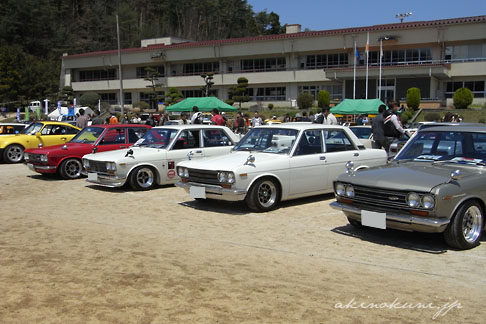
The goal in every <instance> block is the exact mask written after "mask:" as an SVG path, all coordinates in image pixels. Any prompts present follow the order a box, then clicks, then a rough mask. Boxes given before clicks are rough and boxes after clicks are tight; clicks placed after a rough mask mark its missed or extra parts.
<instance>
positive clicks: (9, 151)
mask: <svg viewBox="0 0 486 324" xmlns="http://www.w3.org/2000/svg"><path fill="white" fill-rule="evenodd" d="M79 131H80V129H79V128H77V127H76V126H73V125H69V124H66V123H60V122H53V121H39V122H35V123H32V124H30V125H29V126H27V127H26V128H25V129H24V130H22V131H21V132H20V133H19V134H16V135H10V136H1V137H0V157H3V161H5V162H8V163H19V162H22V160H23V159H24V150H25V149H28V148H34V147H38V146H39V145H42V146H51V145H56V144H64V143H66V142H67V141H69V140H71V138H73V137H74V135H76V134H77V133H78V132H79Z"/></svg>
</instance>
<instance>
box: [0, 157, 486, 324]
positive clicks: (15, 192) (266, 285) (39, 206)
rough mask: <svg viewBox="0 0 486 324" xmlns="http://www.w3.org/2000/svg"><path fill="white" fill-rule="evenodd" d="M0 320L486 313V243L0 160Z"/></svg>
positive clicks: (278, 319)
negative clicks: (453, 243) (461, 245)
mask: <svg viewBox="0 0 486 324" xmlns="http://www.w3.org/2000/svg"><path fill="white" fill-rule="evenodd" d="M0 201H1V203H0V206H1V214H0V293H1V296H2V298H0V323H83V324H84V323H414V324H415V323H484V316H485V315H486V311H484V310H483V309H482V308H483V306H482V300H483V299H484V297H485V296H486V292H485V291H486V280H485V278H484V265H485V262H486V243H485V242H484V241H483V244H481V245H480V246H479V247H477V248H475V249H473V250H469V251H455V250H450V249H448V247H447V246H446V245H445V243H444V242H443V240H442V238H441V236H440V235H425V234H418V233H405V232H398V231H393V230H387V231H382V230H375V229H366V230H362V229H354V228H352V227H351V226H350V225H348V224H347V221H346V218H345V217H344V216H343V215H342V214H341V213H340V212H338V211H335V210H333V209H331V208H330V207H329V203H330V202H331V201H333V197H332V195H325V196H318V197H313V198H307V199H300V200H296V201H291V202H285V203H283V204H282V207H281V208H279V209H277V210H275V211H272V212H269V213H261V214H259V213H252V212H250V211H249V210H248V209H246V207H245V206H244V205H243V204H233V203H221V202H217V201H208V202H195V201H193V200H192V199H191V198H190V197H189V196H188V195H187V194H186V193H185V191H184V190H182V189H180V188H176V187H173V186H167V187H161V188H157V189H156V190H152V191H150V192H133V191H131V190H129V189H107V188H102V187H97V186H94V185H91V184H89V183H87V182H86V181H85V180H84V179H81V180H75V181H62V180H60V179H57V178H49V177H43V176H40V175H37V174H36V173H34V172H32V171H30V170H28V169H27V167H25V166H24V165H6V164H0Z"/></svg>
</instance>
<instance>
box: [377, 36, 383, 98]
mask: <svg viewBox="0 0 486 324" xmlns="http://www.w3.org/2000/svg"><path fill="white" fill-rule="evenodd" d="M382 58H383V39H382V38H380V85H379V86H378V99H380V100H381V61H382Z"/></svg>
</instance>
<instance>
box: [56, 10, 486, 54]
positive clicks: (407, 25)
mask: <svg viewBox="0 0 486 324" xmlns="http://www.w3.org/2000/svg"><path fill="white" fill-rule="evenodd" d="M478 22H486V15H483V16H474V17H463V18H450V19H440V20H426V21H411V22H401V23H393V24H384V25H373V26H364V27H351V28H342V29H330V30H320V31H307V32H300V33H290V34H278V35H267V36H249V37H241V38H229V39H217V40H208V41H199V42H185V43H177V44H171V45H164V44H155V45H150V46H147V47H136V48H126V49H122V50H121V51H122V53H132V52H140V51H153V50H155V49H174V48H190V47H203V46H214V45H229V44H238V43H251V42H258V41H268V40H279V39H293V38H306V37H316V36H327V35H341V34H353V33H363V32H372V31H385V30H398V29H413V28H422V27H434V26H444V25H454V24H470V23H478ZM111 54H117V50H108V51H98V52H89V53H81V54H73V55H67V56H63V59H66V58H78V57H84V56H96V55H111Z"/></svg>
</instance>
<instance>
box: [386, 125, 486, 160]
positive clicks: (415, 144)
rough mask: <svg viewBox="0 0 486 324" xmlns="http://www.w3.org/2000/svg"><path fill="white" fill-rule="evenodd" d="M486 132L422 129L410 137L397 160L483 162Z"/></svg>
mask: <svg viewBox="0 0 486 324" xmlns="http://www.w3.org/2000/svg"><path fill="white" fill-rule="evenodd" d="M485 159H486V133H479V132H477V133H471V132H437V131H436V132H432V131H430V132H428V131H422V132H419V133H418V134H416V135H415V136H414V137H412V138H411V139H410V143H408V144H407V145H406V146H405V147H404V148H403V149H402V150H401V151H400V153H398V155H397V157H396V158H395V160H414V161H446V162H452V163H472V164H482V163H484V162H485Z"/></svg>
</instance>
